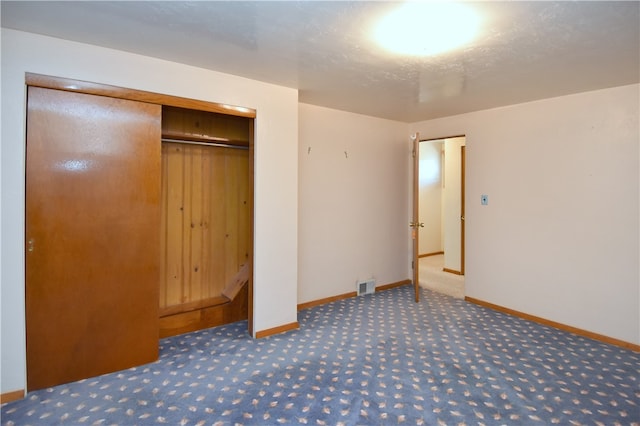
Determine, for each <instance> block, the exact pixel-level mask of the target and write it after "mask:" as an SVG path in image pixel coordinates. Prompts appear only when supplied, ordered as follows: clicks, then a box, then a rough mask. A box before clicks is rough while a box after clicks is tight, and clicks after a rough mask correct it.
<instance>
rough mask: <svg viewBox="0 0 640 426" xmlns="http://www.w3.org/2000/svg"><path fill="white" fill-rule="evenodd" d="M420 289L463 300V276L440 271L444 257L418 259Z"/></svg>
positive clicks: (434, 256)
mask: <svg viewBox="0 0 640 426" xmlns="http://www.w3.org/2000/svg"><path fill="white" fill-rule="evenodd" d="M418 265H419V268H420V279H419V282H420V287H423V288H426V289H428V290H433V291H437V292H438V293H443V294H448V295H449V296H452V297H455V298H457V299H464V276H463V275H456V274H452V273H451V272H445V271H443V270H442V268H443V267H444V255H442V254H438V255H433V256H426V257H422V258H420V260H419V261H418Z"/></svg>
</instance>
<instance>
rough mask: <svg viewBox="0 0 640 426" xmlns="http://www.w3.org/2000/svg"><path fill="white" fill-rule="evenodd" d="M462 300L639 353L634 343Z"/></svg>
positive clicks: (533, 316)
mask: <svg viewBox="0 0 640 426" xmlns="http://www.w3.org/2000/svg"><path fill="white" fill-rule="evenodd" d="M464 300H466V301H467V302H470V303H473V304H475V305H479V306H483V307H485V308H489V309H493V310H494V311H498V312H502V313H505V314H508V315H513V316H515V317H519V318H522V319H525V320H528V321H533V322H535V323H538V324H542V325H546V326H549V327H553V328H557V329H559V330H562V331H568V332H569V333H573V334H577V335H578V336H582V337H588V338H589V339H593V340H597V341H599V342H602V343H608V344H610V345H614V346H620V347H622V348H625V349H630V350H632V351H635V352H640V345H636V344H635V343H631V342H626V341H624V340H619V339H615V338H613V337H609V336H605V335H603V334H598V333H593V332H591V331H587V330H583V329H581V328H576V327H572V326H570V325H566V324H562V323H559V322H555V321H551V320H548V319H544V318H541V317H537V316H535V315H529V314H526V313H524V312H520V311H516V310H513V309H509V308H505V307H504V306H500V305H494V304H493V303H489V302H485V301H483V300H479V299H475V298H473V297H468V296H467V297H465V298H464Z"/></svg>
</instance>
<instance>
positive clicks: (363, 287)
mask: <svg viewBox="0 0 640 426" xmlns="http://www.w3.org/2000/svg"><path fill="white" fill-rule="evenodd" d="M357 290H358V296H363V295H365V294H372V293H375V291H376V280H368V281H359V282H358V284H357Z"/></svg>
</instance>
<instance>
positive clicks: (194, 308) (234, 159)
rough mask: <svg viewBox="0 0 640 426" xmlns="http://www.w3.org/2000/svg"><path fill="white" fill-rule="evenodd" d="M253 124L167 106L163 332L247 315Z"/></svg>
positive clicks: (164, 127)
mask: <svg viewBox="0 0 640 426" xmlns="http://www.w3.org/2000/svg"><path fill="white" fill-rule="evenodd" d="M251 127H252V120H251V119H249V118H246V117H235V116H229V115H224V114H219V113H214V112H207V111H198V110H191V109H185V108H178V107H170V106H165V107H163V109H162V193H161V194H162V195H161V238H160V252H161V262H160V297H159V299H160V300H159V302H160V306H159V308H160V336H161V337H165V336H170V335H174V334H180V333H184V332H186V331H192V330H196V329H201V328H206V327H211V326H215V325H220V324H225V323H229V322H234V321H239V320H244V319H247V315H248V288H247V287H248V286H247V281H248V268H249V260H250V258H249V253H250V245H251V232H250V226H251V193H250V181H249V179H250V172H249V145H250V137H251Z"/></svg>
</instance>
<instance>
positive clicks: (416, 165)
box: [412, 133, 467, 301]
mask: <svg viewBox="0 0 640 426" xmlns="http://www.w3.org/2000/svg"><path fill="white" fill-rule="evenodd" d="M454 138H465V145H462V146H461V147H460V148H461V157H460V173H461V180H460V186H461V187H460V216H459V217H460V271H452V270H450V269H446V268H445V269H444V270H445V271H446V272H451V273H454V274H456V275H464V271H465V267H464V264H465V219H466V218H465V198H466V195H465V187H466V183H465V169H466V149H465V148H466V138H467V136H466V135H465V134H460V135H455V136H444V137H439V138H428V139H420V136H419V133H416V139H417V140H418V142H417V145H418V146H417V148H414V150H416V151H415V152H416V154H415V157H414V158H413V161H414V163H413V164H414V168H413V170H414V176H413V185H412V187H413V194H412V196H413V203H414V210H413V214H414V215H415V216H417V217H418V218H417V219H414V222H417V221H419V215H418V214H419V208H418V207H416V204H418V205H419V204H420V201H419V200H420V194H419V191H420V185H419V184H418V183H417V181H418V177H419V173H420V158H419V156H420V149H419V146H420V143H422V142H433V141H440V140H441V141H444V140H445V139H454ZM443 167H444V164H443ZM419 233H420V232H417V234H419ZM418 238H419V237H416V239H415V240H414V241H415V242H416V243H417V241H419V240H418ZM414 261H415V259H414ZM416 265H417V264H416ZM417 269H418V268H417V267H416V270H417ZM414 276H415V273H414ZM416 292H417V290H416ZM416 301H417V300H416Z"/></svg>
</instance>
